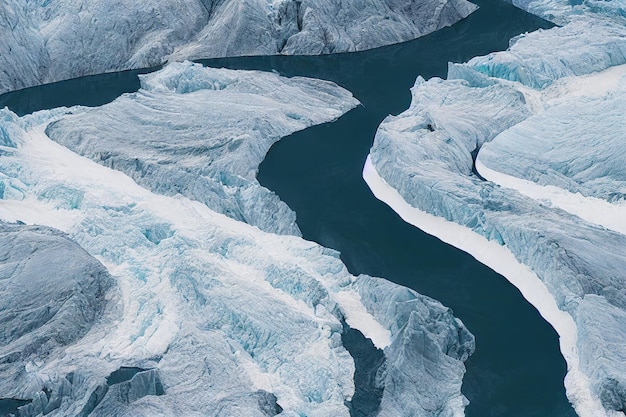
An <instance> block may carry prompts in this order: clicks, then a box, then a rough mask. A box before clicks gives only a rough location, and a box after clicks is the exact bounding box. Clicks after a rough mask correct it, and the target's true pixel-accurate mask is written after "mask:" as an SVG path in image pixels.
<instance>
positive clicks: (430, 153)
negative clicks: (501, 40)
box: [364, 17, 626, 417]
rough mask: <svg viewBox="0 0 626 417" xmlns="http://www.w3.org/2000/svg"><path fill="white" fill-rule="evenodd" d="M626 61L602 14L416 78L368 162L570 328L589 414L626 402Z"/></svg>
mask: <svg viewBox="0 0 626 417" xmlns="http://www.w3.org/2000/svg"><path fill="white" fill-rule="evenodd" d="M625 56H626V27H625V26H623V25H621V24H620V23H619V22H617V23H616V22H615V21H610V20H607V19H606V18H605V17H601V18H598V19H587V20H585V19H581V20H576V21H573V22H572V23H570V24H568V25H567V26H565V27H563V28H555V29H551V30H546V31H538V32H535V33H531V34H527V35H522V36H521V37H518V38H517V39H515V40H514V41H513V43H512V46H511V48H510V49H509V50H508V51H506V52H498V53H493V54H490V55H488V56H485V57H477V58H474V59H472V60H471V61H469V62H468V63H467V64H462V65H458V64H451V65H450V67H449V73H448V80H441V79H437V78H434V79H431V80H429V81H425V80H423V79H421V78H419V79H418V80H417V81H416V83H415V86H414V88H413V89H412V103H411V107H410V108H409V109H408V110H407V111H405V112H404V113H402V114H400V115H398V116H395V117H394V116H390V117H388V118H387V119H386V120H385V121H384V122H383V123H382V124H381V126H380V128H379V130H378V132H377V134H376V138H375V141H374V145H373V147H372V149H371V154H370V158H369V159H368V162H367V164H366V167H365V169H364V178H365V179H366V181H367V182H368V184H369V185H370V188H371V189H372V190H373V192H374V193H375V195H376V196H377V197H378V198H380V199H382V200H383V201H385V202H387V203H388V204H389V205H390V206H391V207H392V208H394V210H395V211H397V212H398V213H399V214H400V215H401V216H402V217H403V218H404V219H405V220H406V221H407V222H409V223H412V224H414V225H415V226H417V227H419V228H421V229H423V230H425V231H427V232H428V233H431V234H434V235H436V236H438V237H440V238H441V239H442V240H445V241H446V242H449V243H451V244H453V245H455V246H457V247H459V248H461V249H463V250H465V251H467V252H469V253H470V254H472V255H473V256H475V257H476V258H477V259H478V260H480V261H481V262H483V263H485V264H486V265H488V266H490V267H492V268H493V269H494V270H496V271H498V272H500V273H502V274H503V275H505V276H506V277H507V279H509V280H510V281H511V282H512V283H513V284H514V285H516V286H517V287H518V288H520V290H521V291H522V293H523V295H524V296H525V297H526V298H527V299H528V300H529V301H530V302H531V303H533V305H535V306H536V307H537V308H538V310H539V311H540V312H541V314H542V315H543V316H544V318H545V319H546V320H547V321H548V322H550V323H551V324H552V325H553V327H554V328H555V329H556V330H557V332H558V333H559V335H560V337H561V339H560V342H561V350H562V353H563V356H564V357H565V359H566V361H567V363H568V375H567V377H566V381H565V385H566V389H567V394H568V397H569V399H570V401H571V402H572V403H573V404H574V406H575V408H576V411H577V412H578V414H579V415H581V416H589V417H597V416H601V415H621V413H619V411H622V410H625V409H626V396H625V395H624V393H625V392H626V372H625V371H624V366H623V364H624V361H625V360H626V343H625V342H626V272H625V271H626V235H624V234H623V232H624V220H623V219H624V217H623V213H624V210H623V207H624V205H623V194H621V188H622V187H623V185H622V184H623V181H624V173H623V167H624V162H625V161H624V157H623V155H624V153H623V149H622V148H623V143H622V140H623V136H624V122H625V121H626V118H625V114H626V113H625V111H624V108H625V107H624V100H623V97H624V93H625V92H626V66H625V65H621V64H624V63H625V62H626V58H625ZM617 65H620V66H617ZM476 155H477V158H476V165H475V166H474V158H475V156H476ZM485 179H486V180H485ZM498 184H502V186H500V185H498ZM548 187H552V188H548ZM555 190H556V191H558V192H555ZM575 193H581V194H575ZM581 202H584V204H586V206H585V205H581ZM620 232H622V233H620Z"/></svg>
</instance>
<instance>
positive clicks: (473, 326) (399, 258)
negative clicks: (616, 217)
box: [0, 0, 575, 417]
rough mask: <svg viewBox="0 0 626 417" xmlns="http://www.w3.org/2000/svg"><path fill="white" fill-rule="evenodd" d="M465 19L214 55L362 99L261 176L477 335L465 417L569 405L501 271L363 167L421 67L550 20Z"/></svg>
mask: <svg viewBox="0 0 626 417" xmlns="http://www.w3.org/2000/svg"><path fill="white" fill-rule="evenodd" d="M478 4H479V5H480V6H481V9H479V10H478V11H477V12H475V13H474V14H472V15H471V16H470V17H469V18H467V19H465V20H464V21H462V22H459V23H458V24H456V25H454V26H453V27H452V28H447V29H444V30H441V31H438V32H437V33H434V34H432V35H429V36H426V37H424V38H421V39H418V40H416V41H412V42H408V43H405V44H401V45H395V46H391V47H385V48H379V49H376V50H373V51H366V52H360V53H353V54H340V55H330V56H321V57H320V56H317V57H281V56H278V57H246V58H230V59H217V60H206V61H202V62H203V63H205V64H206V65H210V66H224V67H229V68H238V69H262V70H276V71H278V72H280V73H281V74H283V75H287V76H293V75H304V76H311V77H316V78H323V79H327V80H332V81H334V82H336V83H338V84H340V85H342V86H344V87H345V88H347V89H349V90H350V91H352V92H353V93H354V95H355V96H356V97H357V98H358V99H359V100H360V101H361V102H362V103H363V106H361V107H358V108H357V109H355V110H353V111H351V112H349V113H348V114H346V115H345V116H344V117H342V118H341V119H339V120H338V121H336V122H334V123H329V124H325V125H321V126H316V127H313V128H310V129H307V130H305V131H303V132H299V133H296V134H294V135H292V136H290V137H288V138H285V139H283V140H282V141H280V142H279V143H277V144H276V145H274V146H273V147H272V149H271V151H270V152H269V154H268V155H267V158H266V159H265V161H264V162H263V164H262V165H261V167H260V172H259V176H258V178H259V181H260V182H261V183H262V184H263V185H264V186H266V187H268V188H270V189H272V190H274V191H275V192H276V193H277V194H278V195H279V196H280V197H281V199H282V200H284V201H285V202H287V204H289V206H290V207H291V208H292V209H294V210H295V211H296V213H297V216H298V224H299V226H300V228H301V230H302V232H303V234H304V237H305V238H307V239H310V240H314V241H317V242H319V243H321V244H322V245H324V246H328V247H332V248H335V249H338V250H339V251H341V253H342V259H343V261H344V262H345V263H346V265H347V266H348V269H349V270H350V271H351V272H352V273H354V274H360V273H366V274H370V275H374V276H382V277H385V278H387V279H390V280H392V281H394V282H397V283H399V284H402V285H406V286H408V287H411V288H413V289H415V290H417V291H418V292H421V293H423V294H427V295H429V296H431V297H433V298H436V299H438V300H440V301H442V302H443V303H444V304H445V305H447V306H449V307H451V308H453V309H454V312H455V314H456V316H457V317H460V318H461V319H462V320H463V321H464V323H465V324H466V325H467V326H468V328H469V329H470V330H471V331H472V332H473V333H474V334H475V335H476V342H477V349H476V353H475V354H474V355H473V356H472V357H471V358H470V360H469V361H468V362H467V364H466V365H467V374H466V377H465V382H464V385H463V393H464V394H465V395H466V396H467V397H468V398H469V399H470V401H471V404H470V406H469V407H468V408H467V415H468V416H469V417H490V416H507V417H508V416H515V417H517V416H519V417H522V416H524V417H534V416H537V417H564V416H574V415H575V414H574V412H573V410H572V408H571V406H570V405H569V403H568V402H567V399H566V397H565V390H564V388H563V377H564V375H565V371H566V366H565V362H564V360H563V358H562V357H561V355H560V353H559V346H558V337H557V335H556V333H555V332H554V331H553V330H552V328H551V327H550V326H549V325H548V324H547V323H546V322H545V321H543V320H542V319H541V317H540V316H539V315H538V313H537V312H536V310H535V309H534V308H533V307H532V306H530V305H529V304H528V303H526V302H525V301H524V299H523V298H522V296H521V295H520V293H519V292H518V291H517V290H516V289H515V288H514V287H513V286H511V285H510V284H509V283H508V282H507V281H506V279H505V278H504V277H502V276H500V275H498V274H496V273H494V272H493V271H491V270H490V269H488V268H486V267H485V266H483V265H481V264H480V263H478V262H476V261H475V260H474V259H473V258H471V257H470V256H469V255H466V254H465V253H463V252H460V251H459V250H457V249H455V248H453V247H450V246H448V245H446V244H444V243H442V242H440V241H439V240H438V239H436V238H433V237H431V236H429V235H426V234H424V233H422V232H421V231H419V230H417V229H415V228H413V227H412V226H410V225H407V224H406V223H404V222H403V221H402V220H401V219H400V218H399V217H398V216H397V215H396V214H395V213H394V212H393V211H392V210H390V209H389V208H388V207H387V206H386V205H385V204H383V203H381V202H379V201H378V200H376V199H375V198H374V197H373V195H372V194H371V192H370V191H369V189H368V188H367V186H366V185H365V183H364V182H363V180H362V178H361V170H362V167H363V163H364V161H365V158H366V156H367V154H368V151H369V148H370V146H371V144H372V140H373V138H374V134H375V132H376V128H377V126H378V125H379V124H380V122H381V121H382V119H383V118H384V117H386V116H387V115H388V114H397V113H400V112H402V111H403V110H405V109H406V108H407V107H408V106H409V104H410V98H411V96H410V92H409V88H410V87H411V86H412V85H413V83H414V81H415V78H416V77H417V75H422V76H423V77H424V78H430V77H433V76H439V77H445V75H446V68H447V63H448V61H453V62H463V61H466V60H468V59H469V58H471V57H473V56H476V55H484V54H486V53H489V52H492V51H495V50H502V49H506V47H507V46H508V40H509V39H510V38H511V37H512V36H515V35H517V34H519V33H523V32H526V31H532V30H535V29H537V28H540V27H549V26H550V24H549V23H547V22H545V21H542V20H540V19H538V18H535V17H533V16H531V15H529V14H527V13H524V12H522V11H520V10H518V9H516V8H514V7H512V6H510V5H508V4H504V3H500V2H498V1H497V0H481V1H480V2H478ZM136 73H137V71H134V72H123V73H117V74H105V75H100V76H94V77H85V78H82V79H78V80H72V81H68V82H63V83H57V84H52V85H47V86H41V87H37V88H33V89H27V90H22V91H19V92H15V93H10V94H7V95H4V96H0V106H4V105H8V106H9V107H10V108H11V109H12V110H14V111H16V112H17V113H19V114H24V113H28V112H32V111H34V110H38V109H42V108H50V107H55V106H59V105H71V104H84V105H101V104H104V103H106V102H109V101H111V100H113V99H114V98H115V97H117V96H118V95H119V94H121V93H123V92H129V91H134V90H136V89H137V88H138V87H139V84H138V82H137V78H136Z"/></svg>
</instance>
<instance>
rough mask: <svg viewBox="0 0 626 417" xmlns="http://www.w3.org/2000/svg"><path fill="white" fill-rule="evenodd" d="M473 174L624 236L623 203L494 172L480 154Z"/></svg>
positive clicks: (624, 218) (624, 207) (625, 220)
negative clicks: (546, 202) (548, 203)
mask: <svg viewBox="0 0 626 417" xmlns="http://www.w3.org/2000/svg"><path fill="white" fill-rule="evenodd" d="M476 171H478V173H479V174H480V175H481V176H482V177H483V178H485V179H486V180H488V181H491V182H493V183H495V184H498V185H500V186H502V187H505V188H511V189H513V190H516V191H519V192H520V193H522V194H524V195H526V196H528V197H530V198H532V199H535V200H543V201H549V202H550V203H551V204H552V205H554V206H556V207H558V208H560V209H563V210H565V211H567V212H569V213H572V214H574V215H576V216H578V217H580V218H581V219H583V220H586V221H588V222H590V223H593V224H597V225H600V226H604V227H606V228H607V229H611V230H614V231H616V232H618V233H622V234H626V204H612V203H609V202H608V201H606V200H603V199H600V198H596V197H586V196H584V195H582V194H580V193H572V192H571V191H568V190H565V189H563V188H560V187H557V186H554V185H539V184H536V183H534V182H532V181H529V180H526V179H522V178H517V177H514V176H512V175H508V174H504V173H502V172H498V171H495V170H493V169H491V168H489V167H487V166H486V165H485V164H483V163H482V162H481V160H480V152H479V153H478V157H477V158H476Z"/></svg>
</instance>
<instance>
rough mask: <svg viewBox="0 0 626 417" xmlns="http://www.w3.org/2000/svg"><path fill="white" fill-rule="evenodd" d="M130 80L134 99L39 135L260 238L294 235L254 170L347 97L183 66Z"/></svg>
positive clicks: (294, 82)
mask: <svg viewBox="0 0 626 417" xmlns="http://www.w3.org/2000/svg"><path fill="white" fill-rule="evenodd" d="M140 80H141V86H142V88H141V89H140V90H139V91H138V92H136V93H132V94H126V95H123V96H121V97H119V98H118V99H116V100H115V101H113V102H112V103H110V104H107V105H104V106H102V107H98V108H94V109H91V110H89V111H86V112H81V113H80V114H76V115H67V116H66V117H64V118H62V119H61V120H58V121H55V122H52V123H51V124H50V125H49V126H48V127H47V129H46V133H47V135H48V136H50V138H51V139H53V140H54V141H56V142H59V143H60V144H62V145H64V146H66V147H68V148H69V149H71V150H73V151H74V152H76V153H78V154H80V155H83V156H87V157H89V158H91V159H93V160H95V161H97V162H99V163H101V164H103V165H105V166H108V167H111V168H114V169H117V170H120V171H122V172H124V173H126V174H127V175H129V176H130V177H132V178H133V179H134V180H135V181H137V182H138V183H139V184H141V185H143V186H145V187H148V188H150V189H151V190H153V191H155V192H159V193H165V194H168V195H175V194H178V193H180V194H182V195H185V196H187V197H189V198H192V199H195V200H198V201H201V202H203V203H205V204H206V205H207V206H209V207H210V208H211V209H213V210H215V211H218V212H220V213H223V214H226V215H228V216H230V217H232V218H234V219H237V220H241V221H244V222H246V223H249V224H252V225H255V226H258V227H259V228H261V229H263V230H265V231H271V232H274V233H281V234H299V233H300V231H299V230H298V227H297V225H296V222H295V220H296V219H295V213H293V212H292V211H291V210H290V209H289V208H288V207H287V205H286V204H284V203H283V202H282V201H280V199H279V198H278V196H276V195H275V194H274V193H273V192H271V191H269V190H267V189H266V188H264V187H262V186H261V185H260V184H259V183H258V182H257V180H256V173H257V167H258V165H259V164H260V163H261V161H262V160H263V158H264V157H265V154H266V153H267V151H268V150H269V148H270V147H271V146H272V144H273V143H274V142H276V141H277V140H279V139H280V138H281V137H284V136H287V135H289V134H291V133H293V132H295V131H297V130H302V129H304V128H306V127H308V126H311V125H314V124H319V123H323V122H328V121H332V120H335V119H337V118H338V117H339V116H341V115H342V114H343V113H345V112H346V111H347V110H349V109H351V108H353V107H355V106H356V105H357V104H358V101H357V100H356V99H354V98H353V97H352V94H350V93H349V92H348V91H346V90H344V89H341V88H339V87H337V86H336V85H334V84H332V83H330V82H326V81H321V80H313V79H306V78H301V77H294V78H290V79H287V78H281V77H279V76H278V75H277V74H274V73H260V72H249V71H230V70H224V69H213V68H205V67H203V66H202V65H200V64H193V63H190V62H188V61H187V62H184V63H173V64H171V65H169V66H167V67H166V68H164V69H163V70H162V71H159V72H156V73H152V74H147V75H142V76H140ZM216 120H219V122H216Z"/></svg>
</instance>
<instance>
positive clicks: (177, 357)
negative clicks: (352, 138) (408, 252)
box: [0, 67, 474, 417]
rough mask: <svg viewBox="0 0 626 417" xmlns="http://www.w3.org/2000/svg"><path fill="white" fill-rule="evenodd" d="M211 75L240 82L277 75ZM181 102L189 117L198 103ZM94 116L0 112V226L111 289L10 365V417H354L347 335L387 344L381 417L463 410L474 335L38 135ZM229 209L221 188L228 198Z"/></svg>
mask: <svg viewBox="0 0 626 417" xmlns="http://www.w3.org/2000/svg"><path fill="white" fill-rule="evenodd" d="M174 68H175V67H174ZM188 68H196V69H197V67H187V69H188ZM168 71H169V70H167V69H166V70H164V71H163V72H162V73H161V74H160V75H156V76H155V78H152V80H153V81H154V83H156V81H155V80H156V79H157V78H158V77H163V78H165V79H168V80H169V79H170V78H169V77H168V76H167V75H168V74H170V72H168ZM200 71H204V70H202V69H200ZM217 73H219V74H221V76H222V78H220V79H222V80H224V79H226V80H228V79H229V77H230V78H237V77H242V79H243V81H242V82H246V81H251V80H254V79H256V78H258V79H259V80H263V79H264V77H268V76H271V75H266V74H260V73H255V74H252V73H239V72H219V71H218V72H217ZM213 74H215V73H213ZM195 79H196V78H194V80H195ZM146 81H147V80H146V79H144V82H146ZM214 81H216V82H217V80H214ZM292 82H293V83H295V84H298V83H304V84H305V85H306V84H307V83H308V82H309V81H306V80H292ZM153 85H156V84H153ZM158 85H161V84H158ZM176 85H180V84H176ZM223 85H224V86H225V87H226V85H227V84H226V82H225V81H224V82H223ZM327 86H328V87H329V88H330V86H329V85H327ZM226 89H228V88H227V87H226ZM335 89H336V87H335ZM146 94H147V93H146ZM151 94H152V93H151ZM155 94H156V93H155ZM169 94H173V93H171V92H170V93H169ZM258 94H259V95H261V94H266V93H265V92H261V91H259V92H258ZM182 96H183V97H185V98H186V99H187V100H188V101H189V102H190V103H189V106H190V107H191V108H193V103H192V102H193V101H194V98H193V93H187V94H183V95H182ZM248 98H251V97H248ZM266 104H267V103H266ZM248 105H249V106H253V105H254V101H253V100H249V101H248ZM272 106H274V107H275V108H277V109H280V105H278V104H276V103H274V104H272ZM233 108H235V107H233ZM240 110H241V109H238V110H237V112H239V111H240ZM94 111H97V110H93V109H86V108H79V107H77V108H71V109H56V110H53V111H50V112H39V113H35V114H33V115H30V116H25V117H23V118H18V117H16V116H15V115H14V114H12V113H11V112H10V111H8V110H6V109H5V110H2V111H0V114H1V115H2V116H1V117H0V126H2V130H1V131H2V132H3V133H2V136H1V137H2V143H3V145H2V148H1V150H2V152H1V154H0V180H1V181H2V182H1V183H2V184H3V190H4V192H3V199H2V200H0V220H2V221H4V222H15V221H21V222H24V223H26V224H43V225H46V226H48V227H54V228H57V229H59V230H61V231H63V232H65V233H67V235H68V236H69V238H71V239H73V240H74V241H75V242H77V243H78V244H79V245H80V246H81V247H83V248H84V249H85V250H86V251H87V252H88V253H89V254H91V255H92V256H94V257H96V258H97V259H98V260H99V261H100V262H102V263H103V264H104V265H105V266H106V267H107V269H108V270H109V272H110V273H111V275H112V276H113V278H114V280H115V282H116V288H117V290H116V291H115V292H112V294H113V295H112V296H111V297H109V299H108V300H107V306H106V309H105V313H104V314H102V315H101V317H100V319H99V320H97V321H96V322H95V323H94V325H93V326H92V328H91V329H90V330H89V331H88V332H87V333H85V334H84V335H83V334H81V335H80V336H82V337H81V338H78V339H75V340H72V341H70V342H68V343H69V345H68V346H65V348H64V352H63V355H59V356H55V357H52V358H51V359H47V358H46V357H37V358H36V359H33V360H31V361H28V362H25V363H24V362H18V363H17V364H16V365H15V366H17V367H21V368H22V369H24V370H25V371H26V372H23V373H22V374H21V375H22V378H23V380H21V381H20V383H19V384H17V385H15V386H14V387H13V390H12V391H11V392H7V391H4V390H1V391H0V398H7V397H9V396H10V398H12V399H13V400H23V401H22V402H21V403H24V402H27V401H28V400H32V402H30V403H29V404H25V405H21V407H20V408H19V412H20V415H25V416H30V415H33V416H34V415H37V414H39V413H41V412H42V410H45V411H50V413H49V414H47V415H51V416H67V415H81V416H86V415H90V416H105V415H106V416H108V415H133V416H142V415H143V416H159V415H163V416H173V415H185V416H194V415H198V416H200V415H203V416H206V415H215V416H218V415H219V416H246V417H248V416H267V415H275V414H278V413H281V415H284V416H298V415H307V416H348V415H349V411H348V408H347V406H346V404H345V402H346V401H348V400H350V399H351V397H352V395H353V393H354V389H355V388H354V381H353V373H354V362H353V359H352V357H351V356H350V354H349V353H348V352H347V351H346V349H345V348H344V346H343V344H342V332H343V329H344V324H347V325H349V326H351V327H352V328H356V329H358V330H360V331H361V332H362V333H363V334H364V335H365V336H366V337H368V338H370V339H371V340H372V341H373V343H374V345H375V346H377V347H378V348H380V349H384V356H385V362H384V364H383V368H381V372H380V376H379V378H378V379H377V381H376V383H377V384H379V385H380V386H383V387H384V391H383V397H382V399H381V410H380V413H379V414H380V415H394V416H396V415H405V416H460V415H462V414H463V406H464V403H465V401H466V400H465V398H464V397H463V396H462V395H461V393H460V388H461V381H462V376H463V373H464V366H463V362H462V361H463V360H465V359H466V358H467V357H468V355H469V354H471V352H472V351H473V349H474V339H473V336H472V335H471V334H470V333H469V331H467V329H466V328H465V327H464V326H463V325H462V323H461V322H460V321H459V320H458V319H455V318H454V317H453V315H452V312H451V311H450V310H449V309H447V308H445V307H443V306H441V304H439V303H438V302H436V301H434V300H431V299H429V298H427V297H424V296H421V295H419V294H416V293H415V292H413V291H411V290H408V289H406V288H401V287H398V286H397V285H395V284H391V283H389V282H386V281H384V280H381V279H376V278H371V277H366V276H360V277H354V276H351V275H350V274H349V273H348V272H347V270H346V268H345V266H344V265H343V264H342V263H341V261H340V260H339V256H338V253H336V252H335V251H332V250H329V249H326V248H323V247H321V246H319V245H317V244H315V243H312V242H307V241H304V240H303V239H301V238H299V237H296V236H285V235H277V234H270V233H266V232H263V231H261V230H260V229H258V228H256V227H253V226H250V225H248V224H245V223H243V222H239V221H235V220H233V219H231V218H229V217H226V216H224V215H222V214H219V213H216V212H215V211H212V210H211V209H209V208H208V207H207V206H206V205H205V204H203V203H200V202H198V201H194V200H191V199H189V198H187V197H184V196H182V195H180V194H177V195H174V196H171V195H162V194H157V193H154V192H151V191H149V190H147V189H145V188H142V187H140V186H139V185H138V184H136V183H135V182H134V181H133V180H132V179H131V178H130V177H128V176H126V175H125V174H123V173H121V172H119V171H115V170H112V169H110V168H108V167H105V166H102V165H99V164H97V163H95V162H93V161H91V160H89V159H87V158H84V157H81V156H79V155H77V154H75V153H73V152H71V151H70V150H69V149H67V148H64V147H62V146H61V145H59V144H58V143H55V142H53V141H51V140H50V139H49V138H48V137H47V136H46V134H45V131H46V126H47V125H48V124H49V123H50V122H51V121H54V120H56V121H59V120H63V119H64V118H66V117H73V115H80V114H84V115H88V114H89V113H91V112H94ZM277 111H278V113H280V111H279V110H277ZM233 113H235V110H233ZM212 123H218V124H219V123H221V121H220V119H212ZM131 127H132V126H131ZM169 132H170V134H171V135H176V134H177V131H176V129H175V125H174V126H171V127H170V128H169ZM242 146H243V145H242ZM207 152H209V153H210V152H211V151H210V150H208V151H207ZM216 160H217V159H216ZM198 169H202V165H200V166H198ZM233 198H234V197H232V195H231V194H229V193H226V194H225V196H224V203H226V202H227V200H229V199H230V200H232V199H233ZM11 227H18V226H11ZM22 227H30V226H22ZM55 271H56V269H55V268H51V270H50V271H49V272H50V273H54V272H55ZM7 307H8V308H9V309H15V308H17V307H16V306H12V305H9V306H7ZM9 311H12V310H9ZM70 324H71V323H70ZM3 378H4V375H0V380H3ZM52 399H54V402H52ZM21 403H19V404H21ZM51 403H53V405H50V404H51ZM0 405H2V404H0Z"/></svg>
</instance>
